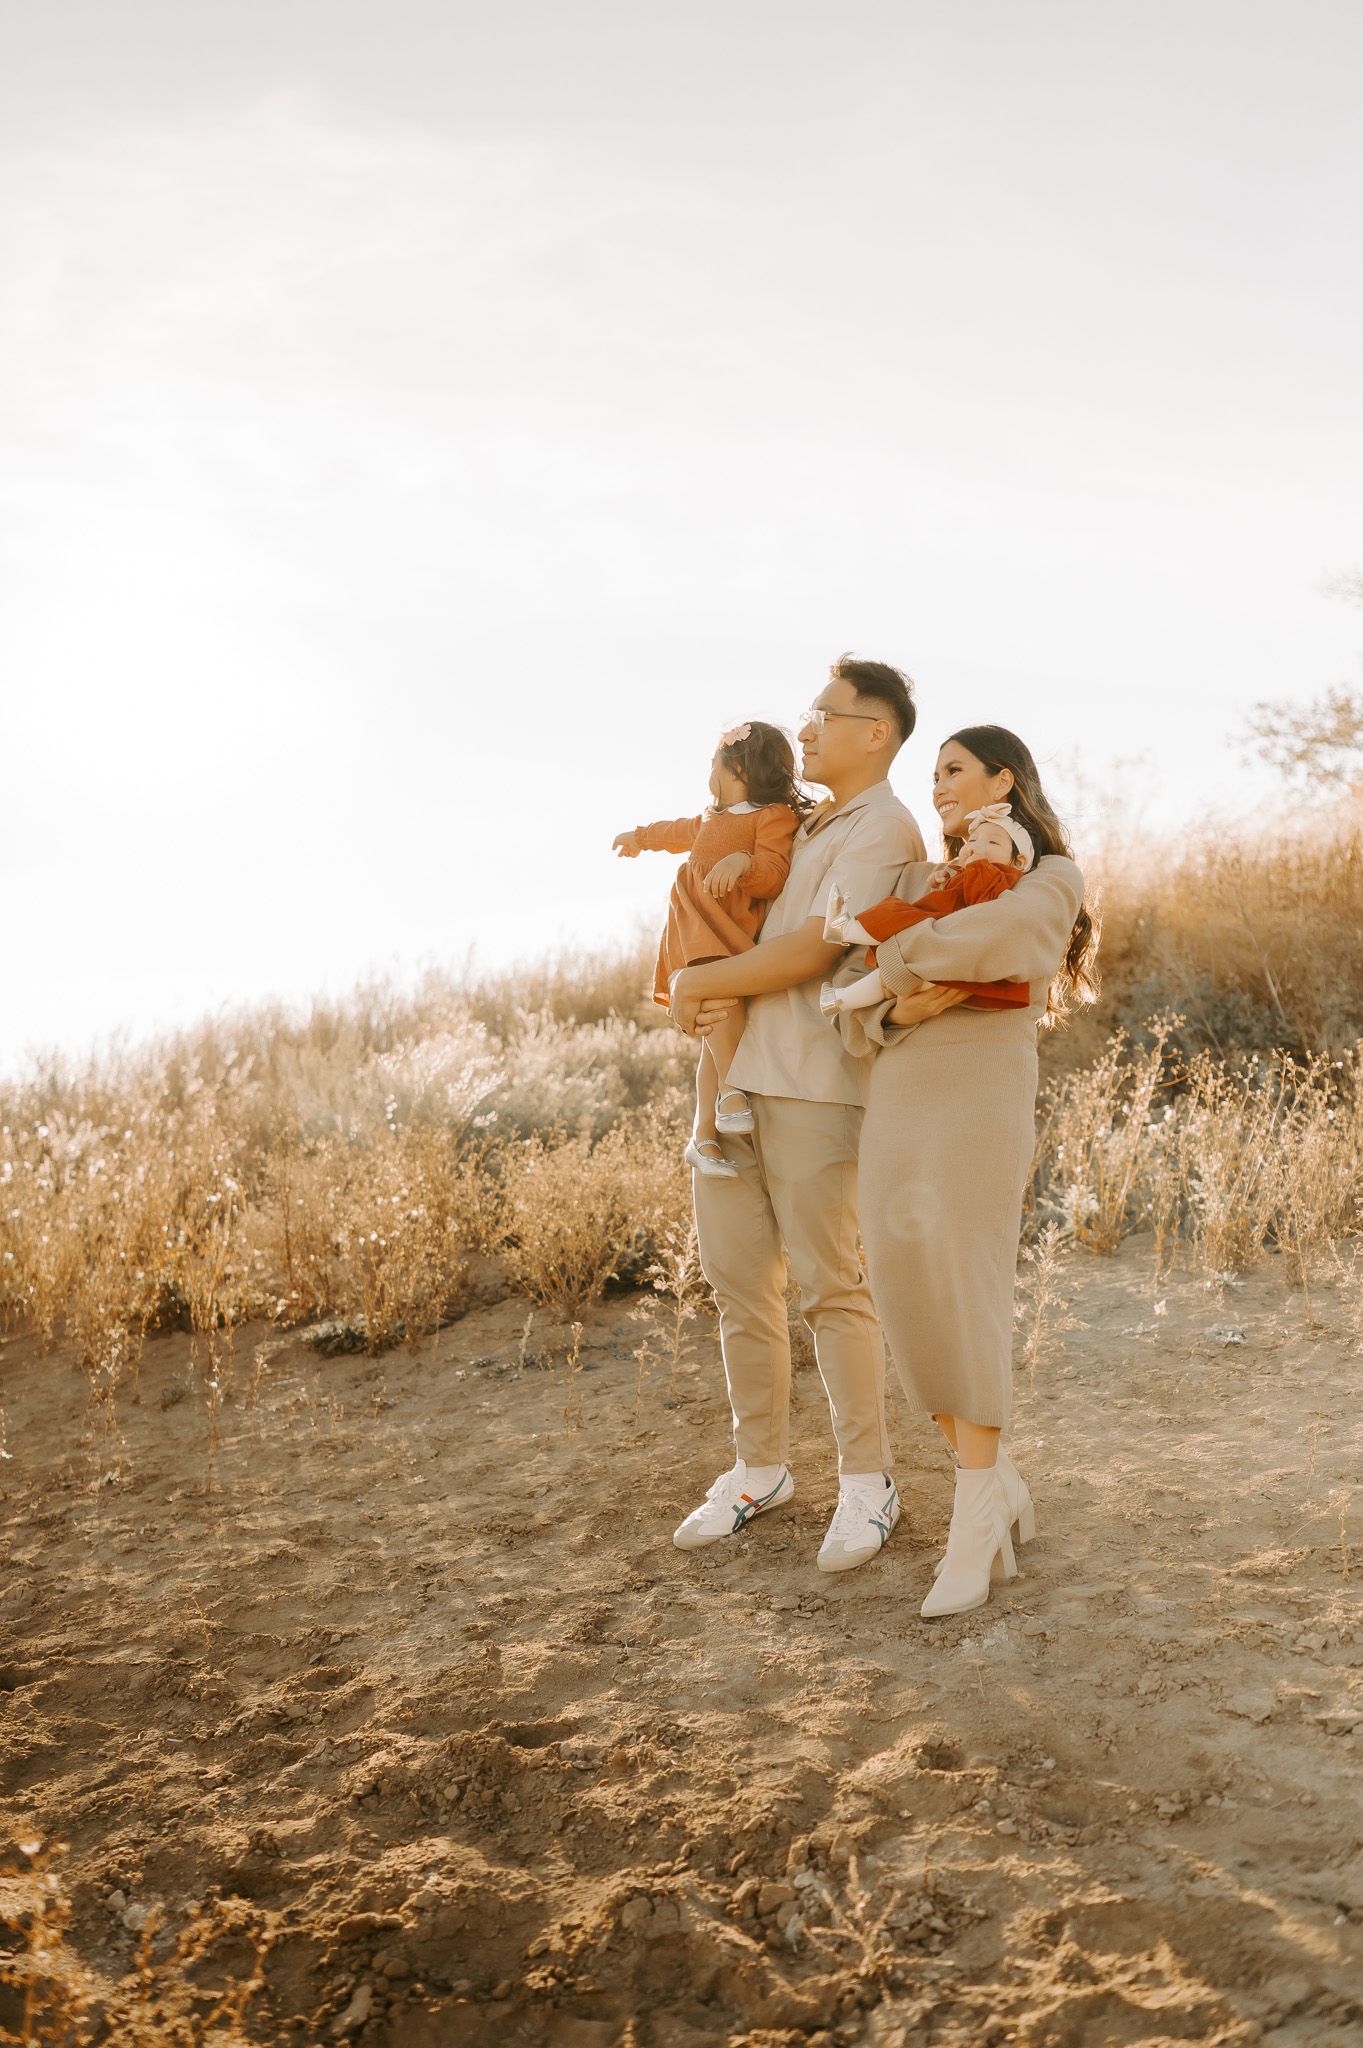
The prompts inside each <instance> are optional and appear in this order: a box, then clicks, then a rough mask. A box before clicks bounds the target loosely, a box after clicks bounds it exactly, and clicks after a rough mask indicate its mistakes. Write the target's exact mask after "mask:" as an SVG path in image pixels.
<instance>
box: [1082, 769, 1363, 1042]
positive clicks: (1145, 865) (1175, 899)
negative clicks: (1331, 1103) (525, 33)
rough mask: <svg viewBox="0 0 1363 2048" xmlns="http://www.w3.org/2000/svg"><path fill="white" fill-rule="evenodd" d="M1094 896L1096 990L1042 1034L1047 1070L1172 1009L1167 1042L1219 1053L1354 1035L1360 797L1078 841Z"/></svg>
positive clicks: (1359, 960)
mask: <svg viewBox="0 0 1363 2048" xmlns="http://www.w3.org/2000/svg"><path fill="white" fill-rule="evenodd" d="M1083 860H1084V866H1085V870H1086V873H1087V875H1088V878H1089V881H1090V883H1091V885H1092V886H1093V887H1094V888H1095V889H1096V890H1098V891H1099V892H1100V893H1101V897H1102V905H1103V943H1102V963H1101V964H1102V972H1103V990H1102V995H1101V998H1100V1000H1099V1002H1098V1004H1097V1006H1096V1008H1095V1009H1094V1010H1092V1011H1091V1012H1089V1013H1088V1014H1087V1015H1086V1016H1083V1017H1079V1018H1076V1020H1075V1022H1074V1024H1073V1025H1072V1026H1071V1028H1070V1029H1069V1030H1068V1031H1062V1032H1049V1033H1046V1034H1043V1039H1042V1056H1043V1059H1044V1061H1045V1063H1046V1066H1047V1068H1048V1070H1049V1071H1051V1072H1055V1071H1058V1070H1061V1069H1066V1070H1068V1069H1072V1068H1075V1067H1079V1066H1084V1065H1087V1064H1088V1062H1089V1061H1090V1060H1091V1059H1092V1057H1093V1056H1094V1054H1095V1053H1096V1052H1097V1051H1098V1050H1100V1049H1101V1047H1102V1045H1103V1044H1104V1043H1105V1042H1106V1040H1107V1039H1108V1037H1109V1036H1110V1035H1111V1033H1112V1032H1113V1031H1114V1030H1116V1029H1117V1028H1118V1027H1121V1028H1123V1029H1125V1030H1126V1031H1127V1032H1128V1034H1129V1035H1130V1036H1131V1037H1132V1038H1133V1039H1135V1040H1139V1039H1140V1037H1141V1035H1142V1033H1143V1032H1144V1030H1145V1026H1146V1019H1147V1018H1148V1017H1151V1016H1154V1015H1160V1014H1167V1013H1168V1012H1170V1011H1177V1012H1178V1014H1179V1017H1180V1027H1179V1031H1178V1034H1177V1037H1176V1041H1175V1042H1176V1044H1177V1046H1178V1048H1179V1049H1180V1050H1181V1051H1182V1052H1183V1053H1184V1054H1185V1056H1186V1057H1188V1058H1191V1057H1192V1056H1193V1055H1195V1054H1196V1053H1197V1052H1200V1051H1207V1052H1211V1053H1214V1054H1215V1055H1216V1057H1217V1058H1218V1059H1220V1060H1222V1061H1224V1062H1226V1063H1227V1064H1232V1063H1233V1062H1234V1061H1235V1060H1236V1058H1237V1057H1239V1056H1242V1055H1245V1054H1253V1053H1263V1054H1267V1053H1271V1052H1274V1051H1279V1050H1281V1051H1287V1052H1290V1053H1291V1054H1293V1055H1294V1057H1297V1058H1305V1057H1308V1056H1310V1055H1313V1054H1319V1053H1328V1054H1330V1055H1331V1056H1332V1057H1340V1056H1343V1055H1346V1054H1347V1053H1348V1052H1349V1051H1350V1050H1351V1049H1352V1048H1353V1046H1355V1045H1356V1044H1357V1043H1358V1041H1359V1039H1360V1038H1363V948H1360V947H1359V945H1358V940H1357V934H1358V931H1359V929H1360V926H1363V804H1360V802H1359V800H1358V799H1356V798H1355V799H1351V800H1345V801H1342V802H1341V803H1340V804H1339V805H1338V806H1337V808H1336V809H1335V811H1334V812H1333V813H1332V814H1329V815H1325V816H1322V815H1321V813H1320V810H1319V807H1317V806H1313V808H1312V813H1311V817H1310V820H1309V824H1303V823H1302V821H1301V819H1300V817H1299V816H1298V815H1297V814H1292V815H1283V816H1280V817H1275V816H1274V815H1272V814H1271V813H1270V812H1268V811H1267V810H1265V811H1263V812H1260V813H1259V814H1257V815H1256V817H1255V818H1254V820H1253V822H1252V827H1251V828H1250V829H1249V830H1247V831H1246V832H1244V833H1243V835H1240V834H1237V833H1235V832H1233V831H1232V830H1231V829H1228V828H1227V827H1226V826H1224V825H1217V826H1208V827H1207V828H1205V829H1204V830H1203V831H1201V832H1200V833H1194V834H1185V835H1183V836H1182V837H1181V838H1179V839H1163V840H1159V841H1155V840H1153V839H1145V840H1135V839H1127V840H1125V841H1122V842H1118V843H1113V844H1111V845H1109V846H1107V847H1105V848H1102V849H1098V850H1096V851H1095V850H1090V851H1088V852H1087V853H1084V854H1083Z"/></svg>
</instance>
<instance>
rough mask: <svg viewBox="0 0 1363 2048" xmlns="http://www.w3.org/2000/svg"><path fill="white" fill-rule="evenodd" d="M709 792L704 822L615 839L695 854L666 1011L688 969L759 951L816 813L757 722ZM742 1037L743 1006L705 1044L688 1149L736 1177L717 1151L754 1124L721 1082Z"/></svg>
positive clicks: (673, 907) (672, 951) (668, 960)
mask: <svg viewBox="0 0 1363 2048" xmlns="http://www.w3.org/2000/svg"><path fill="white" fill-rule="evenodd" d="M710 794H711V796H712V797H713V798H714V802H713V803H712V804H711V805H710V807H709V809H708V810H705V811H702V812H701V814H700V816H699V817H696V818H673V819H670V820H665V821H663V822H662V823H660V824H656V825H636V826H635V828H634V830H633V831H632V832H621V833H618V834H617V835H616V838H615V839H614V841H613V842H612V844H613V845H614V847H615V850H616V852H617V853H619V854H621V855H623V856H624V857H625V858H626V859H629V860H632V859H633V858H634V856H635V855H636V854H638V853H685V854H689V855H690V858H689V860H687V862H686V863H685V865H684V866H683V867H681V868H679V869H678V871H677V879H676V881H675V882H674V883H673V884H672V897H671V901H670V902H669V904H668V907H667V928H666V930H665V931H664V933H663V936H662V942H661V944H660V945H659V948H658V966H657V971H656V973H655V975H654V978H653V1000H654V1002H655V1003H661V1004H662V1005H663V1007H664V1009H665V1008H666V1007H667V1004H668V1000H669V996H670V984H671V980H672V976H673V975H674V974H676V973H678V972H679V971H680V969H681V968H683V967H692V966H695V965H696V964H697V963H698V962H700V961H702V960H725V959H728V958H729V957H730V956H731V955H732V954H734V953H746V952H747V951H748V949H749V947H750V946H753V945H755V944H756V941H757V934H758V932H759V931H760V930H761V928H762V920H763V918H764V917H765V915H766V908H767V905H768V903H770V901H771V899H772V898H773V897H774V896H779V895H780V893H781V891H782V889H783V888H784V887H785V885H786V876H787V875H788V874H789V873H790V847H791V841H792V840H793V839H794V837H795V832H796V828H797V826H798V825H799V823H800V819H801V817H802V816H803V815H804V813H805V812H806V811H807V810H808V809H809V807H810V800H809V798H808V797H807V796H806V795H805V794H804V792H803V791H802V790H801V789H799V788H798V787H797V785H796V781H795V755H794V753H793V751H792V749H791V744H790V741H789V740H788V739H787V738H786V736H785V734H784V733H783V732H780V731H779V730H778V729H777V727H776V726H774V725H764V724H762V722H761V721H760V720H758V719H752V720H750V721H749V722H748V723H747V724H745V725H736V726H734V727H733V728H732V730H731V731H729V732H726V733H724V734H722V735H721V738H720V742H719V745H718V746H717V747H716V749H715V755H714V759H713V760H712V762H711V763H710ZM742 1036H743V1005H742V1004H741V1003H738V1004H736V1005H735V1006H734V1008H733V1009H732V1010H731V1011H730V1012H729V1013H728V1015H727V1016H726V1017H725V1019H724V1021H723V1023H722V1024H720V1025H718V1026H717V1027H716V1028H715V1030H713V1031H712V1032H711V1033H710V1036H709V1037H708V1038H707V1039H706V1040H705V1043H704V1044H703V1045H702V1047H701V1052H700V1064H699V1066H698V1067H697V1069H696V1127H695V1130H694V1132H693V1134H692V1136H691V1139H690V1142H689V1143H688V1145H687V1147H686V1159H687V1164H688V1165H690V1166H693V1167H695V1168H696V1170H697V1171H698V1172H700V1173H709V1174H719V1175H723V1176H724V1177H726V1178H729V1179H732V1178H733V1177H734V1176H735V1175H736V1174H737V1172H738V1168H737V1167H736V1166H734V1165H733V1164H732V1162H731V1161H729V1160H727V1159H726V1158H725V1157H724V1154H723V1153H722V1151H721V1150H720V1145H719V1134H720V1132H721V1131H725V1132H742V1131H750V1130H751V1129H752V1127H753V1115H752V1108H751V1105H750V1104H749V1101H748V1098H747V1096H746V1095H745V1094H744V1093H743V1091H742V1089H741V1088H726V1087H725V1085H724V1084H725V1081H726V1079H727V1077H728V1072H729V1063H730V1061H731V1060H732V1059H733V1056H734V1054H735V1052H736V1051H737V1050H738V1042H739V1040H740V1039H741V1037H742ZM726 1105H727V1106H726Z"/></svg>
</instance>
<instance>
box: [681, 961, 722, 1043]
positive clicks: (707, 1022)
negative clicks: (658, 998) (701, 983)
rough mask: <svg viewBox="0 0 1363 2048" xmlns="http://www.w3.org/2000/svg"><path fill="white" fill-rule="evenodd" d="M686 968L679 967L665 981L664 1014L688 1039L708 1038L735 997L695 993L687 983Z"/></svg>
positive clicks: (687, 974) (687, 971) (687, 973)
mask: <svg viewBox="0 0 1363 2048" xmlns="http://www.w3.org/2000/svg"><path fill="white" fill-rule="evenodd" d="M688 976H689V969H687V968H685V967H679V968H678V969H677V971H676V973H675V974H674V975H673V977H672V979H671V981H670V982H669V983H668V992H669V1000H668V1005H667V1014H668V1016H669V1017H670V1018H671V1019H672V1022H673V1023H674V1024H675V1025H676V1027H677V1029H678V1030H679V1031H684V1032H685V1033H686V1035H687V1037H688V1038H708V1037H709V1036H710V1033H711V1032H712V1031H713V1030H714V1028H715V1026H716V1024H718V1022H719V1020H720V1018H721V1017H723V1016H726V1015H727V1014H728V1012H729V1011H730V1010H732V1009H733V1007H734V1004H735V1003H736V1002H737V1001H738V997H737V996H698V995H695V994H694V993H693V992H692V990H691V988H690V986H689V985H688Z"/></svg>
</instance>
